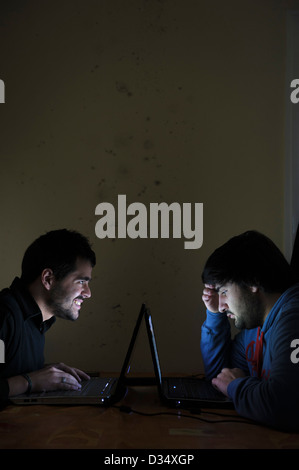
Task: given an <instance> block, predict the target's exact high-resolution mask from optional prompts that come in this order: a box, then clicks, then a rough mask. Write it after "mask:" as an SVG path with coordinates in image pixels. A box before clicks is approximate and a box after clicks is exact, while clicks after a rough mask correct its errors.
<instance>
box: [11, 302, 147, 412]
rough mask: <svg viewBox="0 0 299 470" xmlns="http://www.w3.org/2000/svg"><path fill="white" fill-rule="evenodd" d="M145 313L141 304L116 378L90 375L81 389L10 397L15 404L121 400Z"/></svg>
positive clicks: (105, 403)
mask: <svg viewBox="0 0 299 470" xmlns="http://www.w3.org/2000/svg"><path fill="white" fill-rule="evenodd" d="M144 313H145V305H144V304H142V305H141V309H140V312H139V315H138V317H137V321H136V324H135V327H134V330H133V334H132V337H131V341H130V344H129V348H128V351H127V354H126V356H125V360H124V363H123V366H122V369H121V372H120V375H119V377H118V378H116V377H91V378H90V380H86V381H82V382H81V390H57V391H53V392H52V391H51V392H40V393H31V394H30V395H27V394H21V395H16V396H14V397H10V401H11V402H13V403H14V404H17V405H101V406H110V405H112V404H113V403H116V402H117V401H119V400H121V399H122V398H123V397H124V396H125V394H126V391H127V386H126V373H127V371H128V369H129V366H130V360H131V357H132V352H133V349H134V346H135V342H136V339H137V336H138V333H139V330H140V325H141V321H142V319H143V316H144Z"/></svg>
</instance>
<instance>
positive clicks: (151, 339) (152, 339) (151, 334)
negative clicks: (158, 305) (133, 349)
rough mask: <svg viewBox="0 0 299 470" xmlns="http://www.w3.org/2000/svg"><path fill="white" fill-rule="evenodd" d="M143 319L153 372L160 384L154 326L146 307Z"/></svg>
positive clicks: (160, 376)
mask: <svg viewBox="0 0 299 470" xmlns="http://www.w3.org/2000/svg"><path fill="white" fill-rule="evenodd" d="M145 320H146V326H147V333H148V337H149V342H150V347H151V352H152V358H153V363H154V368H155V373H156V377H157V379H158V381H159V384H160V385H161V384H162V374H161V368H160V362H159V356H158V351H157V345H156V338H155V333H154V327H153V323H152V317H151V314H150V312H149V310H148V309H146V311H145Z"/></svg>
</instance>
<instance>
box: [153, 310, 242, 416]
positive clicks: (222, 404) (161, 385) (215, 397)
mask: <svg viewBox="0 0 299 470" xmlns="http://www.w3.org/2000/svg"><path fill="white" fill-rule="evenodd" d="M145 322H146V328H147V333H148V339H149V343H150V349H151V355H152V360H153V366H154V371H155V376H156V380H157V387H158V393H159V395H160V398H161V400H162V401H163V402H165V403H167V404H169V405H171V406H175V407H177V408H191V407H192V408H197V407H207V408H211V407H212V408H234V406H233V402H232V401H231V400H230V399H229V398H227V397H226V396H225V395H223V394H221V393H220V392H217V391H216V390H215V389H214V388H213V386H212V385H211V384H210V383H209V382H206V381H205V380H204V379H195V378H193V379H192V378H191V379H190V378H187V377H174V378H168V377H166V378H165V377H163V376H162V372H161V367H160V361H159V355H158V349H157V343H156V338H155V333H154V327H153V321H152V316H151V313H150V311H149V309H146V310H145ZM170 380H171V382H172V383H174V384H175V383H176V381H177V383H179V382H181V381H188V382H189V385H190V383H191V382H192V381H193V382H194V383H195V382H196V385H197V387H196V389H197V390H196V391H197V392H198V395H197V396H196V397H195V398H194V397H192V398H191V397H190V398H189V397H187V396H184V397H178V396H173V397H171V396H168V394H167V392H165V389H167V382H168V381H170ZM174 388H175V386H174Z"/></svg>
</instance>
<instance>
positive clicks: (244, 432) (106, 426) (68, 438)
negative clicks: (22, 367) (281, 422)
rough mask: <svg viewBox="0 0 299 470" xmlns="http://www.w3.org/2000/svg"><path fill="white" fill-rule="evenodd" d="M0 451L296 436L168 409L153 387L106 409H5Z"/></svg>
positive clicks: (275, 440)
mask: <svg viewBox="0 0 299 470" xmlns="http://www.w3.org/2000/svg"><path fill="white" fill-rule="evenodd" d="M120 405H124V406H127V407H131V409H132V410H133V412H130V413H127V412H122V411H120V409H119V406H120ZM139 413H144V414H139ZM153 413H162V414H158V415H152V414H153ZM213 413H216V414H213ZM219 414H222V415H225V416H220V415H219ZM238 421H241V422H238ZM0 448H1V449H299V434H288V433H283V432H279V431H276V430H272V429H269V428H267V427H264V426H260V425H253V424H252V423H251V422H250V421H247V420H245V419H243V418H241V417H239V416H238V415H237V413H236V412H235V411H234V410H205V412H203V413H201V414H198V415H197V414H192V413H190V412H189V411H178V410H176V409H171V408H167V407H165V406H164V405H162V404H161V402H160V399H159V396H158V393H157V389H156V387H155V386H142V387H129V388H128V392H127V394H126V396H125V397H124V399H123V400H122V401H121V402H119V403H117V404H116V406H115V407H110V408H101V407H97V406H46V405H42V406H41V405H38V406H37V405H29V406H16V405H9V406H7V407H6V408H5V409H3V410H2V411H1V412H0Z"/></svg>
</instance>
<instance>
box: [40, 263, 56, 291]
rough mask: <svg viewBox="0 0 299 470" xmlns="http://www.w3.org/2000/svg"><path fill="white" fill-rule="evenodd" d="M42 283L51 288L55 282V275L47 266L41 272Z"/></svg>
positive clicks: (48, 288) (46, 287)
mask: <svg viewBox="0 0 299 470" xmlns="http://www.w3.org/2000/svg"><path fill="white" fill-rule="evenodd" d="M41 281H42V285H43V286H44V288H45V289H47V290H50V289H51V287H52V286H53V284H54V281H55V276H54V273H53V271H52V269H50V268H45V269H44V270H43V271H42V273H41Z"/></svg>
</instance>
